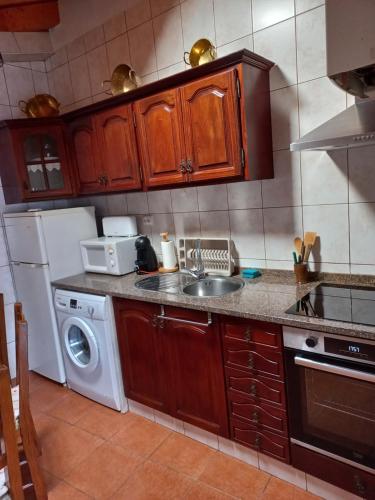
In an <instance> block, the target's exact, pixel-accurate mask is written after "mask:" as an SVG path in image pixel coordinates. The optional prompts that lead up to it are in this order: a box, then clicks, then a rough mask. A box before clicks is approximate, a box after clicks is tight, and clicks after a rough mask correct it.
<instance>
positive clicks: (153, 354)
mask: <svg viewBox="0 0 375 500" xmlns="http://www.w3.org/2000/svg"><path fill="white" fill-rule="evenodd" d="M114 309H115V316H116V325H117V332H118V342H119V350H120V360H121V366H122V375H123V379H124V386H125V392H126V395H127V397H129V398H130V399H134V400H135V401H139V402H140V403H142V404H144V405H147V406H151V407H152V408H155V409H157V410H160V411H164V412H167V410H168V408H167V402H166V400H167V395H168V387H167V386H166V382H167V380H166V378H164V373H165V372H164V366H165V365H164V362H163V350H162V346H161V344H160V338H159V336H158V331H157V328H156V327H155V323H154V318H155V316H156V315H157V314H158V313H159V311H160V306H158V305H157V304H150V303H146V302H138V301H135V300H123V299H114Z"/></svg>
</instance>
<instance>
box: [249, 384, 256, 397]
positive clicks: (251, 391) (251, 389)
mask: <svg viewBox="0 0 375 500" xmlns="http://www.w3.org/2000/svg"><path fill="white" fill-rule="evenodd" d="M249 392H250V394H251V395H252V396H256V395H257V385H256V384H255V383H252V384H251V386H250V391H249Z"/></svg>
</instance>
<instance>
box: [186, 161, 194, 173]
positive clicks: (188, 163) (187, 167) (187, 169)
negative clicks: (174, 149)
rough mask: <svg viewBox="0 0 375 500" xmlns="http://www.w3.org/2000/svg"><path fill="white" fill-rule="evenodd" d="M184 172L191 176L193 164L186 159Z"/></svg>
mask: <svg viewBox="0 0 375 500" xmlns="http://www.w3.org/2000/svg"><path fill="white" fill-rule="evenodd" d="M186 171H187V172H188V173H189V174H191V173H192V172H193V162H192V161H191V160H190V158H188V161H187V164H186Z"/></svg>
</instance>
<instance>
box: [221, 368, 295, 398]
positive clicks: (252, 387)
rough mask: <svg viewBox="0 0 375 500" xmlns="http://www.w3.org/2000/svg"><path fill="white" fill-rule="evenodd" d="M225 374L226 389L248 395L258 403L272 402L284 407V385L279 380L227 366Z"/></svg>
mask: <svg viewBox="0 0 375 500" xmlns="http://www.w3.org/2000/svg"><path fill="white" fill-rule="evenodd" d="M225 374H226V383H227V388H228V391H230V392H231V391H234V393H238V392H240V393H243V394H244V395H246V396H250V397H251V399H252V400H253V401H254V402H256V403H258V404H262V403H263V402H265V403H273V404H277V405H279V406H281V407H282V408H286V397H285V385H284V383H283V382H281V381H280V380H276V379H271V378H268V377H264V376H262V375H256V376H254V375H251V374H250V373H248V372H245V371H241V370H237V369H234V368H228V367H226V368H225Z"/></svg>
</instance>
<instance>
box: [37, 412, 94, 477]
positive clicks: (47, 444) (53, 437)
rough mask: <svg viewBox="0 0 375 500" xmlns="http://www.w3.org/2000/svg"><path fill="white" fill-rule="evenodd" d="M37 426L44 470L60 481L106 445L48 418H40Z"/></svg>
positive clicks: (72, 427) (54, 419) (42, 416)
mask: <svg viewBox="0 0 375 500" xmlns="http://www.w3.org/2000/svg"><path fill="white" fill-rule="evenodd" d="M35 427H36V430H37V433H38V436H39V439H40V442H41V446H42V457H41V464H42V467H43V468H44V469H46V470H47V471H48V472H50V473H51V474H54V475H55V476H57V477H58V478H60V479H62V478H64V476H65V475H66V474H68V473H69V472H70V471H71V470H72V469H73V467H74V466H75V465H77V464H78V463H79V462H82V460H84V459H85V458H86V457H88V456H89V455H90V454H91V453H92V452H93V451H94V449H95V448H97V447H98V446H99V445H100V444H102V443H103V440H102V439H100V438H99V437H97V436H93V435H92V434H89V433H88V432H85V431H83V430H82V429H78V428H77V427H74V426H72V425H69V424H66V423H65V422H63V421H61V420H58V419H57V418H53V417H50V416H48V415H42V414H41V415H39V416H38V417H37V418H36V419H35Z"/></svg>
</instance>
